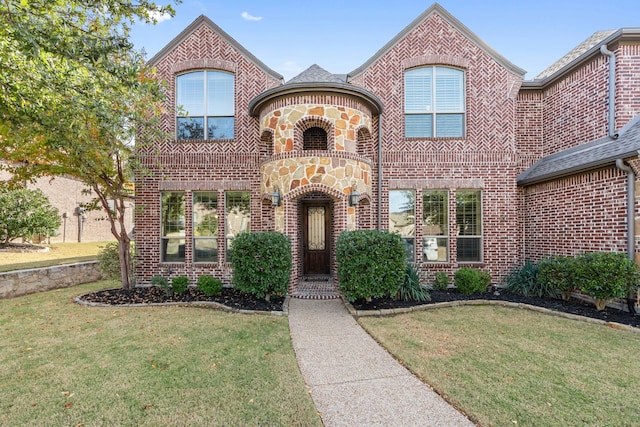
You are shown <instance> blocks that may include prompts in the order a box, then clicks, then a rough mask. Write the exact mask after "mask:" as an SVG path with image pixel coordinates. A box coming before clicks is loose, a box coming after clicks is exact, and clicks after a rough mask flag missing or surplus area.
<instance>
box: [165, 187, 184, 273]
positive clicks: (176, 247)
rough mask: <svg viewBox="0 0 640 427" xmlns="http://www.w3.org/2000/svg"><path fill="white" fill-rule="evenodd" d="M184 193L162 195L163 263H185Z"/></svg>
mask: <svg viewBox="0 0 640 427" xmlns="http://www.w3.org/2000/svg"><path fill="white" fill-rule="evenodd" d="M184 210H185V203H184V193H182V192H175V191H174V192H164V193H162V194H161V201H160V212H161V220H160V222H161V228H162V230H161V250H160V257H161V261H162V262H184V245H185V226H184Z"/></svg>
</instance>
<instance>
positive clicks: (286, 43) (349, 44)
mask: <svg viewBox="0 0 640 427" xmlns="http://www.w3.org/2000/svg"><path fill="white" fill-rule="evenodd" d="M158 3H160V4H165V2H164V1H162V0H159V1H158ZM438 3H440V5H442V6H443V7H444V8H445V9H447V10H448V11H449V13H451V14H452V15H453V16H455V17H456V18H457V19H458V20H460V21H461V22H462V23H463V24H464V25H466V26H467V27H468V28H469V29H470V30H471V31H473V32H474V33H475V34H476V35H477V36H478V37H480V38H481V39H482V40H484V42H485V43H487V44H488V45H489V46H491V47H492V48H493V49H495V50H496V51H497V52H498V53H500V54H501V55H503V56H504V57H505V58H506V59H508V60H509V61H511V62H512V63H514V64H515V65H517V66H519V67H520V68H523V69H525V70H526V71H527V75H526V78H527V79H532V78H534V77H535V76H536V75H537V74H538V73H540V72H541V71H543V70H544V69H545V68H547V67H548V66H549V65H551V64H552V63H553V62H555V61H556V60H558V59H560V58H561V57H562V56H563V55H564V54H566V53H567V52H569V51H570V50H571V49H573V48H574V47H575V46H577V45H578V44H580V43H581V42H582V41H583V40H585V39H586V38H587V37H589V36H590V35H591V34H593V33H594V32H596V31H598V30H608V29H618V28H622V27H640V1H638V0H609V1H606V2H603V1H594V0H571V1H569V0H565V1H563V0H556V1H550V0H536V1H514V0H505V1H479V0H440V1H439V2H438ZM431 4H432V2H430V1H416V0H393V1H385V2H374V1H371V0H367V1H361V0H323V1H321V2H301V1H300V0H279V1H278V2H267V1H263V0H260V1H258V0H253V1H249V0H246V1H245V0H236V1H229V0H184V1H183V2H182V3H181V4H179V5H177V6H174V8H175V9H176V16H175V17H174V18H172V19H168V20H162V21H161V22H159V23H158V24H156V25H155V26H151V25H142V24H139V25H136V26H134V28H133V31H132V41H133V43H134V45H135V46H136V47H137V48H139V49H142V48H144V50H145V51H146V52H147V58H148V59H149V58H151V57H152V56H153V55H155V54H156V53H157V52H158V51H159V50H160V49H162V48H163V47H164V46H165V45H166V44H167V43H169V42H170V41H171V40H172V39H173V38H174V37H175V36H177V35H178V34H179V33H180V32H181V31H182V30H183V29H184V28H186V27H187V26H188V25H189V24H190V23H191V22H193V20H194V19H196V18H197V17H198V16H200V15H203V14H204V15H206V16H208V17H209V18H210V19H211V20H212V21H213V22H215V23H216V24H217V25H218V26H219V27H220V28H222V29H223V30H224V31H225V32H226V33H227V34H229V35H230V36H231V37H233V38H234V39H235V40H236V41H238V42H239V43H240V44H241V45H242V46H244V47H245V48H246V49H247V50H248V51H249V52H251V53H252V54H253V55H255V56H256V57H257V58H258V59H259V60H261V61H262V62H264V63H265V64H266V65H267V66H268V67H270V68H271V69H273V70H275V71H276V72H278V73H280V74H282V75H283V76H284V77H285V80H289V79H291V78H292V77H295V76H296V75H297V74H299V73H300V72H302V71H303V70H305V69H306V68H308V67H309V66H311V65H313V64H318V65H319V66H321V67H322V68H324V69H326V70H327V71H329V72H331V73H335V74H346V73H349V72H351V71H353V70H355V69H356V68H358V67H359V66H360V65H362V64H363V63H364V62H366V61H367V60H368V59H369V58H370V57H371V56H373V55H374V54H375V53H376V52H377V51H378V49H380V48H381V47H382V46H384V45H385V44H386V43H387V42H388V41H389V40H391V39H392V38H393V37H395V36H396V35H397V34H398V33H399V32H400V31H402V30H403V29H404V28H405V27H406V26H407V25H409V24H410V23H411V22H412V21H413V20H414V19H415V18H417V17H418V16H419V15H420V14H421V13H422V12H424V11H425V10H426V9H427V8H428V7H429V6H431Z"/></svg>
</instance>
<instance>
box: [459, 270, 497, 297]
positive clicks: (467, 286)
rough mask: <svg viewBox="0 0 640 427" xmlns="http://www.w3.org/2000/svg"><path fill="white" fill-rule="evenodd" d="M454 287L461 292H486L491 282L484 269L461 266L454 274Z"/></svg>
mask: <svg viewBox="0 0 640 427" xmlns="http://www.w3.org/2000/svg"><path fill="white" fill-rule="evenodd" d="M454 281H455V285H456V288H458V291H460V292H461V293H463V294H473V293H476V292H486V291H487V288H488V287H489V285H490V284H491V276H490V275H489V273H487V272H486V271H481V270H478V269H476V268H471V267H462V268H461V269H460V270H458V271H456V273H455V275H454Z"/></svg>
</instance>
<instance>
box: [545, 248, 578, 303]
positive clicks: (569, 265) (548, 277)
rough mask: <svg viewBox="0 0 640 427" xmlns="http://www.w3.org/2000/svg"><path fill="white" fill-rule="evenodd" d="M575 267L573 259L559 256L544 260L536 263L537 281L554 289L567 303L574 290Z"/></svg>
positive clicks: (575, 263)
mask: <svg viewBox="0 0 640 427" xmlns="http://www.w3.org/2000/svg"><path fill="white" fill-rule="evenodd" d="M576 266H577V262H576V260H575V258H570V257H567V256H561V255H557V256H553V257H549V258H545V259H543V260H541V261H540V262H539V263H538V269H539V271H538V281H539V282H540V283H541V284H544V286H547V287H549V288H552V289H556V290H557V292H560V295H561V297H562V299H563V300H565V301H568V300H569V299H570V298H571V292H573V291H574V290H575V289H576V283H575V281H576V279H575V275H576Z"/></svg>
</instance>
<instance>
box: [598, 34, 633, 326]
mask: <svg viewBox="0 0 640 427" xmlns="http://www.w3.org/2000/svg"><path fill="white" fill-rule="evenodd" d="M600 53H602V54H603V55H605V56H607V57H609V104H608V105H609V111H608V113H609V117H608V123H607V127H608V134H609V137H610V138H612V139H618V134H617V133H616V131H615V120H616V55H615V54H614V53H613V52H612V51H610V50H609V49H607V46H606V45H604V44H603V45H602V46H600ZM616 167H617V168H618V169H620V170H621V171H623V172H626V174H627V255H628V256H629V259H631V261H633V262H635V253H636V245H635V240H636V239H635V236H636V230H635V228H636V227H635V223H636V221H635V198H636V189H635V187H636V185H635V184H636V175H635V173H634V172H633V169H632V168H631V167H630V166H629V165H627V164H626V163H625V162H624V159H616ZM627 307H628V308H629V312H630V313H633V314H635V313H636V310H635V307H634V295H633V292H630V293H629V295H627Z"/></svg>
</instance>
